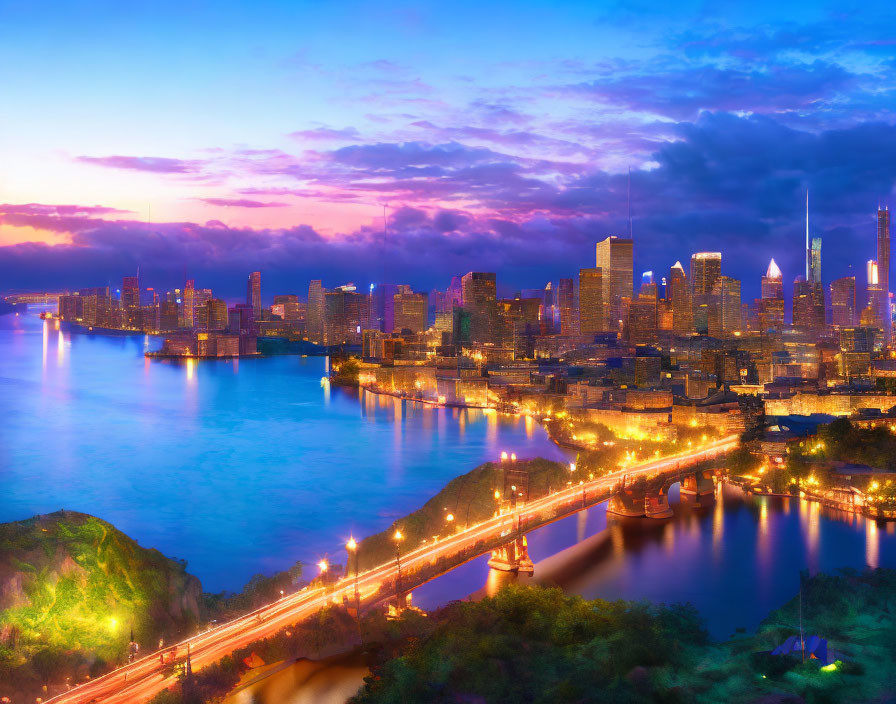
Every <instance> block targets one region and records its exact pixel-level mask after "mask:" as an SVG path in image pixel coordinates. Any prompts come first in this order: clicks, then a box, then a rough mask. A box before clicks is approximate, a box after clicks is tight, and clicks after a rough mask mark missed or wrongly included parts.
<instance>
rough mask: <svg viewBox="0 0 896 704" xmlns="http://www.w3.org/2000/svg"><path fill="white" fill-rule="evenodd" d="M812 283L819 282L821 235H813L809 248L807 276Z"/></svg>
mask: <svg viewBox="0 0 896 704" xmlns="http://www.w3.org/2000/svg"><path fill="white" fill-rule="evenodd" d="M808 281H810V282H811V283H813V284H820V283H821V237H813V238H812V245H811V248H810V250H809V278H808Z"/></svg>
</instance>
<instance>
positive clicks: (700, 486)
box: [681, 469, 715, 496]
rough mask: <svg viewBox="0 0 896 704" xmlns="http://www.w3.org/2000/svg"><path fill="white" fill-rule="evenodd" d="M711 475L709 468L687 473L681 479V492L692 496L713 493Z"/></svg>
mask: <svg viewBox="0 0 896 704" xmlns="http://www.w3.org/2000/svg"><path fill="white" fill-rule="evenodd" d="M712 477H713V470H711V469H706V470H703V471H701V472H696V473H695V474H689V475H688V476H686V477H684V478H683V479H682V480H681V493H682V494H690V495H692V496H709V495H711V494H713V493H715V484H713V481H712Z"/></svg>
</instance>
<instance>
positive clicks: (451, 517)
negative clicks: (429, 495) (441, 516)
mask: <svg viewBox="0 0 896 704" xmlns="http://www.w3.org/2000/svg"><path fill="white" fill-rule="evenodd" d="M445 520H446V521H448V522H449V523H451V521H453V520H454V514H453V513H449V514H448V515H447V516H445Z"/></svg>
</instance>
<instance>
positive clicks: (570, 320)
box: [557, 279, 579, 336]
mask: <svg viewBox="0 0 896 704" xmlns="http://www.w3.org/2000/svg"><path fill="white" fill-rule="evenodd" d="M557 291H558V294H557V295H558V297H559V299H560V334H561V335H573V336H574V335H578V334H579V325H578V310H577V306H576V282H575V279H560V284H559V286H558V288H557Z"/></svg>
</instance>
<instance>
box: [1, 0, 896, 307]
mask: <svg viewBox="0 0 896 704" xmlns="http://www.w3.org/2000/svg"><path fill="white" fill-rule="evenodd" d="M670 5H671V4H670V3H667V2H664V3H660V2H655V3H653V2H637V1H635V2H631V1H627V2H581V3H579V2H561V3H558V2H555V1H554V2H548V1H546V0H544V1H538V2H526V1H524V0H518V1H517V2H508V3H503V2H489V1H488V0H479V1H478V2H466V1H465V0H455V1H453V2H430V3H423V2H417V3H410V2H402V1H400V0H399V1H396V2H389V3H382V2H376V3H374V2H350V1H346V2H332V3H328V2H319V1H318V2H300V1H297V0H293V1H291V2H271V1H267V0H258V1H255V2H234V1H232V0H217V1H216V2H211V1H209V2H201V1H195V0H179V1H178V2H168V1H167V0H157V1H155V2H145V3H141V2H134V3H121V2H92V1H91V0H83V1H82V2H79V3H62V2H59V3H49V2H43V1H41V0H34V1H32V2H27V3H23V2H18V1H15V2H12V1H9V0H0V290H11V289H19V290H38V289H47V288H71V287H75V288H77V287H81V286H95V285H105V284H106V283H109V282H112V283H113V284H115V283H116V282H119V281H120V279H121V277H122V276H123V275H127V274H131V273H133V272H135V271H136V270H137V268H138V267H139V270H140V274H141V279H142V281H143V283H145V284H146V285H155V286H156V287H157V288H165V287H173V286H177V285H180V284H181V283H182V282H183V280H184V278H193V279H195V280H196V285H197V286H201V287H212V288H214V289H215V290H216V292H218V293H220V295H223V296H232V295H237V294H239V293H241V292H242V291H244V290H245V280H246V274H247V273H248V272H249V271H251V270H253V269H260V270H261V271H262V275H263V288H264V293H265V297H266V298H269V297H271V296H273V295H274V294H275V293H300V294H302V293H304V292H306V291H307V285H308V280H309V279H310V278H321V279H323V281H324V285H325V286H336V285H339V284H342V283H346V282H348V281H354V282H356V283H358V284H359V285H360V286H366V284H367V283H369V282H380V281H392V282H395V283H409V284H411V285H413V286H414V287H416V288H419V289H421V290H427V289H429V288H432V287H439V288H444V287H445V286H446V285H447V283H448V282H449V280H450V277H451V276H453V275H457V274H462V273H464V272H466V271H470V270H484V271H497V272H498V279H499V284H500V286H501V288H502V290H503V291H504V292H505V293H512V292H513V291H515V290H518V289H519V288H521V287H536V286H543V285H544V283H545V282H546V281H549V280H556V279H557V278H560V277H572V276H575V275H576V273H577V272H578V269H579V268H582V267H588V266H594V245H595V242H597V241H598V240H601V239H603V238H605V237H606V236H608V235H625V234H627V232H628V230H629V223H628V208H629V206H628V203H629V198H628V193H629V183H630V191H631V210H632V232H633V236H634V239H635V268H636V272H638V273H640V272H641V271H643V270H648V269H649V270H653V271H655V272H656V274H657V276H658V277H659V276H662V275H663V274H664V273H666V272H668V269H669V267H670V266H671V265H672V264H674V263H675V261H676V260H681V261H682V262H683V263H684V264H685V268H687V262H688V259H689V257H690V255H691V253H693V252H696V251H707V250H708V251H721V252H722V253H723V259H722V262H723V265H722V266H723V273H726V274H728V275H730V276H735V277H737V278H740V279H742V280H743V292H744V293H743V296H744V299H745V300H747V299H749V298H752V297H754V296H757V295H758V290H759V277H760V276H761V275H762V274H763V273H764V272H765V270H766V268H767V266H768V262H769V259H770V258H771V257H774V258H775V260H776V261H777V262H778V264H779V265H780V266H781V269H782V270H783V272H784V278H785V281H787V282H788V283H789V282H791V281H792V280H793V278H794V277H795V276H796V275H798V274H800V273H801V272H802V271H803V262H804V251H803V246H804V238H805V233H804V218H805V212H804V209H805V193H806V189H809V192H810V222H811V230H812V235H813V236H821V237H822V239H823V248H822V267H823V277H824V279H825V280H826V281H830V280H832V279H834V278H837V277H839V276H845V275H855V276H856V277H857V281H858V283H859V285H860V286H861V285H863V284H864V276H865V275H864V271H865V267H864V263H865V262H866V261H867V260H868V259H872V258H874V257H875V256H876V255H875V237H876V232H875V219H876V210H877V207H878V205H879V204H890V203H892V204H893V205H896V197H894V193H893V191H894V181H896V116H894V112H896V92H894V90H896V39H894V33H893V31H892V12H891V10H890V6H889V4H888V3H884V2H876V1H871V2H863V3H861V4H860V3H846V2H839V3H818V2H811V3H810V2H799V1H797V2H790V3H781V2H764V1H763V0H759V1H757V2H751V3H738V4H729V3H725V2H712V3H709V2H689V1H687V0H685V1H684V2H680V3H675V4H674V7H670ZM629 173H630V177H629Z"/></svg>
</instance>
